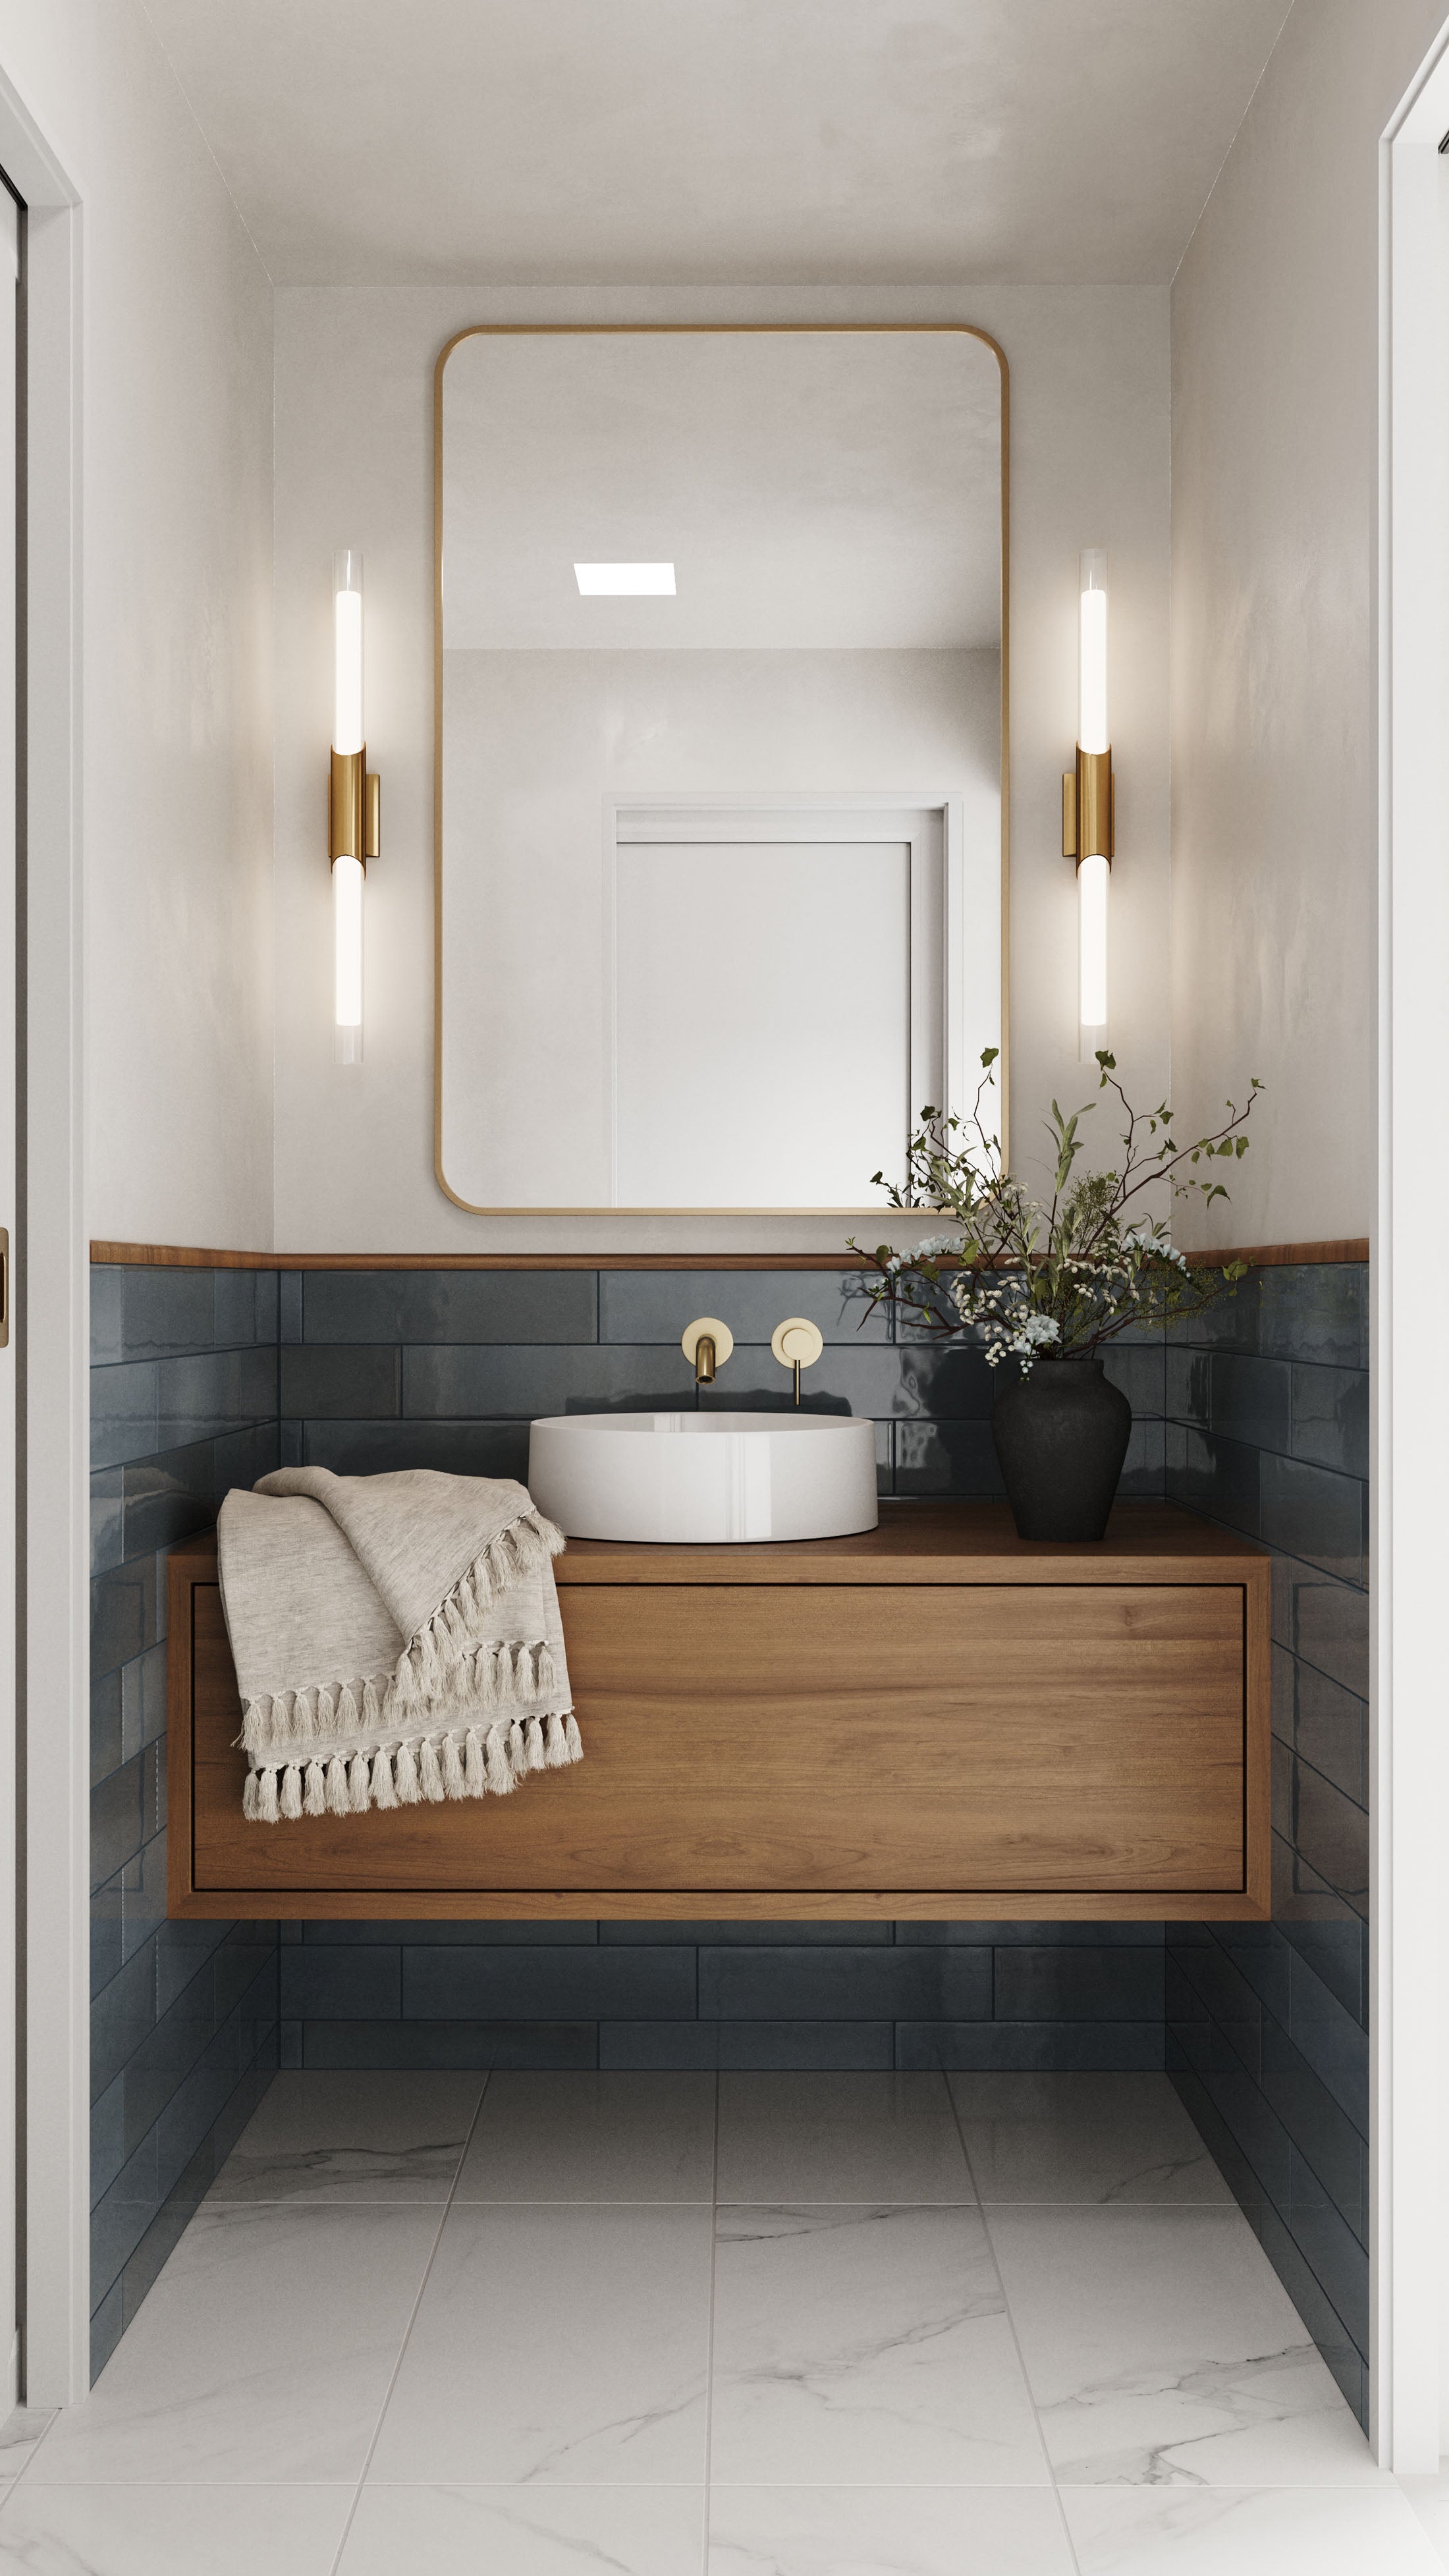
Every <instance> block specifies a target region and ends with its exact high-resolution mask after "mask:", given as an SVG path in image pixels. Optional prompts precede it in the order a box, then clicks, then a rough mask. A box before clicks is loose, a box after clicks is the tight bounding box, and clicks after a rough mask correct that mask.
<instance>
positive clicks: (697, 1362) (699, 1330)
mask: <svg viewBox="0 0 1449 2576" xmlns="http://www.w3.org/2000/svg"><path fill="white" fill-rule="evenodd" d="M734 1346H735V1337H734V1335H733V1333H732V1332H731V1331H730V1328H729V1326H728V1324H722V1323H721V1322H720V1320H719V1317H718V1315H696V1316H695V1319H694V1322H693V1323H692V1324H687V1325H686V1326H685V1329H684V1331H683V1332H682V1333H681V1334H680V1337H679V1347H680V1349H681V1350H682V1351H683V1353H684V1356H685V1358H686V1359H687V1360H689V1361H690V1362H691V1363H692V1365H693V1368H694V1383H695V1386H696V1388H698V1387H701V1386H713V1384H714V1379H715V1371H716V1370H717V1369H722V1368H723V1367H724V1364H725V1361H726V1360H727V1359H728V1358H729V1355H730V1353H731V1351H732V1350H733V1349H734Z"/></svg>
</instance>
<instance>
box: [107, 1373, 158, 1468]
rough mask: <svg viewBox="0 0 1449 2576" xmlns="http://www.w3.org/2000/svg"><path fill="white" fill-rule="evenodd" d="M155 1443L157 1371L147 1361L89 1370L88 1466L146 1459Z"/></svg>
mask: <svg viewBox="0 0 1449 2576" xmlns="http://www.w3.org/2000/svg"><path fill="white" fill-rule="evenodd" d="M156 1445H157V1441H156V1369H155V1364H154V1362H152V1361H150V1360H122V1361H120V1362H119V1363H117V1365H116V1366H114V1367H109V1368H97V1369H92V1371H91V1465H92V1466H93V1467H118V1466H120V1465H121V1464H122V1463H123V1462H124V1460H126V1459H127V1458H149V1457H150V1456H151V1455H152V1454H153V1452H154V1450H155V1448H156Z"/></svg>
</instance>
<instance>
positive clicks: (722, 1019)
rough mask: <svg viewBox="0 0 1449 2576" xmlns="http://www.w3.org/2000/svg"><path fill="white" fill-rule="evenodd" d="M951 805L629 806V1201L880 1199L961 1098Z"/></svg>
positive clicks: (795, 1204)
mask: <svg viewBox="0 0 1449 2576" xmlns="http://www.w3.org/2000/svg"><path fill="white" fill-rule="evenodd" d="M944 823H945V815H944V810H943V809H938V808H929V807H928V808H920V809H916V810H913V811H908V810H897V811H886V810H882V809H877V810H874V811H872V810H870V809H869V808H861V809H859V810H856V811H854V812H850V811H845V810H840V809H835V808H824V807H822V808H818V809H811V808H807V807H801V808H798V809H796V810H792V811H790V812H788V813H782V812H778V811H777V812H767V811H763V810H759V811H749V810H747V809H736V810H733V811H732V810H731V809H730V808H728V807H718V808H713V809H709V808H704V807H701V808H698V809H696V810H693V811H690V812H685V811H682V810H680V809H678V808H673V809H671V808H665V807H659V808H655V809H653V810H652V811H651V810H649V809H642V810H641V809H630V810H628V811H621V812H620V813H619V815H618V818H617V824H616V831H615V844H614V872H613V887H612V915H613V936H612V949H613V978H612V985H613V991H612V1021H613V1045H612V1059H613V1062H612V1073H613V1118H612V1128H613V1137H612V1147H613V1193H612V1195H613V1201H614V1204H615V1206H617V1207H710V1208H730V1207H739V1208H769V1207H779V1208H804V1207H811V1206H814V1207H823V1208H834V1209H851V1208H862V1207H866V1206H868V1205H869V1204H870V1202H871V1200H872V1198H873V1197H874V1195H875V1193H874V1191H873V1190H872V1186H871V1177H872V1174H873V1173H874V1172H875V1171H876V1170H877V1169H880V1170H883V1171H884V1172H885V1173H886V1174H887V1176H888V1177H889V1178H890V1179H892V1180H897V1179H900V1178H902V1177H903V1174H904V1165H905V1152H906V1140H907V1136H908V1134H909V1131H910V1124H911V1118H912V1113H913V1112H914V1111H915V1110H917V1109H918V1108H919V1107H920V1106H921V1105H922V1103H923V1102H924V1101H934V1102H940V1101H943V1100H945V1098H946V1097H947V1081H948V1076H947V1064H946V1051H945V1034H946V1032H945V1020H946V1007H945V952H946V935H947V925H946V876H945V867H944Z"/></svg>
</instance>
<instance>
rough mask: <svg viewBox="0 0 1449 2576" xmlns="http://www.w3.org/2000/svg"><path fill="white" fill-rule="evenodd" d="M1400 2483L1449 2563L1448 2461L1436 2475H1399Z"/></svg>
mask: <svg viewBox="0 0 1449 2576" xmlns="http://www.w3.org/2000/svg"><path fill="white" fill-rule="evenodd" d="M1397 2483H1398V2484H1399V2485H1400V2486H1401V2487H1402V2488H1403V2490H1404V2493H1405V2495H1406V2496H1407V2497H1408V2499H1409V2502H1410V2504H1411V2505H1412V2507H1413V2509H1414V2512H1415V2513H1416V2514H1417V2516H1418V2518H1419V2521H1420V2522H1421V2523H1422V2525H1423V2527H1424V2529H1425V2531H1426V2532H1427V2533H1428V2535H1429V2538H1430V2540H1431V2542H1432V2543H1433V2546H1434V2548H1435V2549H1436V2550H1437V2551H1438V2554H1439V2558H1440V2561H1441V2563H1442V2565H1444V2566H1445V2567H1449V2463H1441V2465H1440V2469H1439V2474H1438V2476H1437V2477H1435V2478H1400V2479H1399V2480H1398V2481H1397Z"/></svg>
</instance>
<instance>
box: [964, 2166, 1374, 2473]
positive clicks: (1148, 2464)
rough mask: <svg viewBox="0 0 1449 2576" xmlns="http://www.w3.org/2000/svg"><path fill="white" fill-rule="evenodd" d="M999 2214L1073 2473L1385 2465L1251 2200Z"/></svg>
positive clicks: (1028, 2354)
mask: <svg viewBox="0 0 1449 2576" xmlns="http://www.w3.org/2000/svg"><path fill="white" fill-rule="evenodd" d="M987 2223H988V2225H989V2227H990V2231H991V2242H992V2245H993V2247H994V2249H995V2253H996V2259H997V2262H998V2264H999V2266H1000V2268H1001V2276H1002V2280H1003V2282H1004V2284H1005V2289H1006V2296H1007V2301H1008V2304H1009V2306H1010V2309H1011V2316H1012V2322H1013V2324H1014V2325H1015V2327H1016V2331H1017V2334H1018V2336H1019V2338H1020V2342H1021V2350H1022V2356H1023V2359H1024V2360H1025V2363H1026V2368H1027V2376H1028V2378H1029V2380H1030V2382H1031V2389H1032V2395H1033V2396H1034V2398H1035V2399H1036V2404H1037V2411H1038V2414H1039V2416H1040V2419H1041V2426H1042V2431H1043V2433H1044V2434H1045V2437H1046V2444H1047V2450H1048V2453H1049V2455H1050V2458H1051V2462H1052V2466H1053V2468H1054V2469H1055V2471H1056V2474H1057V2476H1058V2477H1059V2478H1061V2479H1063V2480H1064V2481H1066V2482H1068V2483H1075V2484H1078V2485H1084V2486H1085V2485H1089V2484H1094V2483H1097V2482H1099V2481H1102V2480H1107V2481H1115V2482H1119V2483H1124V2484H1140V2485H1153V2484H1162V2483H1164V2482H1168V2481H1171V2480H1174V2479H1178V2480H1183V2481H1186V2482H1188V2483H1197V2482H1207V2483H1209V2484H1211V2485H1214V2486H1272V2485H1277V2484H1280V2483H1288V2482H1291V2481H1294V2480H1307V2481H1310V2482H1312V2481H1317V2480H1341V2481H1350V2480H1359V2479H1362V2480H1373V2479H1378V2478H1379V2477H1380V2476H1381V2474H1382V2473H1381V2472H1380V2471H1379V2470H1378V2469H1377V2468H1376V2467H1375V2465H1374V2462H1373V2458H1372V2455H1371V2454H1370V2451H1369V2447H1368V2444H1367V2443H1366V2442H1365V2440H1364V2438H1363V2435H1362V2433H1361V2432H1360V2431H1359V2428H1358V2425H1357V2424H1356V2423H1355V2421H1354V2419H1353V2417H1352V2415H1351V2414H1350V2413H1349V2410H1348V2408H1347V2406H1346V2405H1345V2404H1344V2401H1343V2398H1342V2397H1341V2395H1340V2394H1339V2391H1338V2389H1337V2387H1336V2385H1335V2383H1334V2381H1333V2379H1332V2378H1331V2376H1330V2374H1329V2372H1328V2370H1327V2368H1326V2366H1325V2364H1324V2363H1323V2362H1322V2361H1321V2360H1320V2359H1319V2356H1318V2354H1317V2352H1316V2351H1315V2350H1314V2348H1313V2345H1312V2343H1311V2342H1310V2340H1309V2337H1308V2332H1307V2329H1306V2327H1305V2326H1304V2325H1303V2324H1302V2322H1301V2320H1300V2318H1299V2317H1298V2315H1297V2312H1296V2311H1295V2309H1294V2308H1293V2307H1292V2305H1291V2304H1290V2301H1289V2299H1288V2295H1287V2292H1286V2291H1285V2290H1284V2289H1283V2288H1282V2286H1281V2284H1280V2283H1279V2281H1278V2279H1277V2276H1276V2274H1275V2273H1274V2272H1273V2270H1272V2267H1271V2265H1270V2264H1269V2262H1268V2259H1267V2256H1266V2255H1265V2254H1264V2252H1263V2250H1262V2247H1261V2246H1260V2245H1259V2244H1258V2241H1257V2239H1256V2237H1255V2236H1254V2235H1253V2232H1252V2230H1251V2228H1250V2227H1249V2225H1248V2223H1247V2220H1246V2219H1245V2218H1244V2217H1243V2216H1242V2213H1241V2212H1240V2211H1239V2210H1237V2209H1236V2208H1234V2209H1143V2208H1114V2209H1060V2208H1058V2209H1003V2208H994V2209H992V2210H990V2211H989V2212H988V2213H987Z"/></svg>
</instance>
